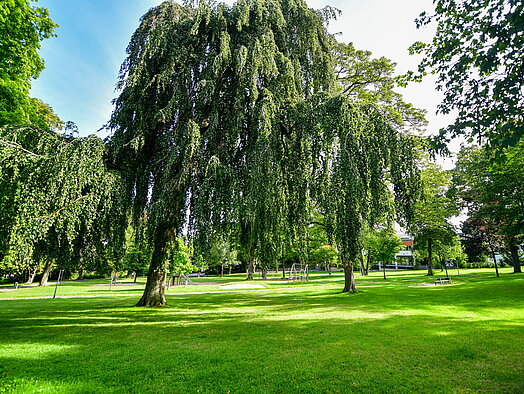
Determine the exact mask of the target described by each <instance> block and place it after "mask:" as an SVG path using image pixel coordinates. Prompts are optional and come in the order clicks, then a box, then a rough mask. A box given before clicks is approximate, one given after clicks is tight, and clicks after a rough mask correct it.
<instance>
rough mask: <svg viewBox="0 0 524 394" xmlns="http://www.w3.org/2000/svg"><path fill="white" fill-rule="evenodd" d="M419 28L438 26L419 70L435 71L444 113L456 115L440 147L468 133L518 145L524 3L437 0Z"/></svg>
mask: <svg viewBox="0 0 524 394" xmlns="http://www.w3.org/2000/svg"><path fill="white" fill-rule="evenodd" d="M434 4H435V13H434V14H432V15H429V14H427V13H423V14H422V15H421V16H420V17H419V19H418V20H417V26H418V27H420V26H423V25H427V24H430V23H436V24H437V33H436V36H435V37H434V39H433V40H432V42H431V43H429V44H423V43H416V44H414V45H413V46H412V48H411V49H412V51H413V52H418V53H421V54H423V55H424V59H423V61H422V62H421V64H420V66H419V71H421V72H422V73H423V74H424V73H426V72H430V71H431V72H435V73H436V74H437V77H438V79H437V89H438V90H442V91H443V93H444V100H443V101H442V103H441V104H440V106H439V111H440V112H441V113H444V114H447V113H451V111H454V113H456V120H455V122H454V123H453V124H452V125H450V126H448V127H447V128H446V129H445V130H443V131H442V132H441V135H440V139H438V143H439V145H438V147H439V148H443V147H444V145H443V142H446V141H449V138H453V137H455V136H460V135H464V136H466V137H468V139H469V140H470V141H473V139H474V138H476V139H477V140H478V141H481V142H482V143H484V142H485V143H487V145H489V146H492V147H495V148H497V149H499V150H498V152H499V153H501V152H502V151H501V150H500V148H501V147H504V146H511V145H515V144H516V142H517V141H518V140H519V139H521V138H522V136H523V134H524V96H523V94H522V84H523V82H524V52H523V51H522V48H523V47H524V3H522V2H521V1H515V0H482V1H478V0H436V1H435V2H434Z"/></svg>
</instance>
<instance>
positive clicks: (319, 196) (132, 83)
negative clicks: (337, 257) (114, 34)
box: [109, 0, 416, 305]
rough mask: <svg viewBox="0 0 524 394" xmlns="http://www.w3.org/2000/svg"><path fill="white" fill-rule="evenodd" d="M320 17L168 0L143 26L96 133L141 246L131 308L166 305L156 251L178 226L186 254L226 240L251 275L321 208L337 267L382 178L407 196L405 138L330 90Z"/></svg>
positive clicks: (279, 3) (249, 2) (290, 8)
mask: <svg viewBox="0 0 524 394" xmlns="http://www.w3.org/2000/svg"><path fill="white" fill-rule="evenodd" d="M328 11H329V10H328ZM325 17H326V12H318V11H315V10H312V9H309V8H308V7H307V5H306V3H305V2H304V1H302V0H264V1H254V0H242V1H239V2H237V3H235V4H234V5H233V6H227V5H225V4H214V3H211V2H200V3H199V5H198V6H197V7H193V6H192V5H190V4H186V5H179V4H176V3H174V2H169V1H167V2H164V3H162V4H161V5H160V6H158V7H155V8H153V9H151V10H150V11H149V12H148V13H147V14H146V15H144V17H143V18H142V20H141V23H140V26H139V28H138V29H137V30H136V32H135V33H134V34H133V37H132V39H131V42H130V44H129V47H128V49H127V53H128V57H127V59H126V60H125V62H124V63H123V65H122V69H121V74H120V82H119V88H120V89H121V92H120V95H119V97H118V98H117V99H116V101H115V110H114V113H113V116H112V118H111V122H110V124H109V126H110V128H111V129H112V130H113V135H112V137H111V139H110V141H109V147H110V150H111V155H112V157H113V161H114V163H115V165H116V166H117V167H118V168H120V169H121V170H122V171H123V172H124V177H125V179H126V183H127V185H128V190H129V193H130V194H131V195H132V197H133V201H134V216H135V218H139V217H144V216H145V217H147V226H148V229H149V234H150V240H151V242H152V244H153V245H154V246H153V257H152V263H151V268H150V272H149V276H148V285H147V286H146V290H145V293H144V296H143V298H142V300H141V301H140V303H139V304H140V305H159V304H160V305H161V304H163V303H164V302H165V299H164V296H163V287H162V286H161V283H162V282H163V280H164V276H165V254H166V247H167V246H166V245H168V244H169V243H170V242H172V240H174V239H175V237H176V236H177V234H180V232H181V231H182V228H183V227H184V226H187V228H188V230H189V232H190V234H191V236H192V237H193V239H194V243H193V244H194V247H195V250H199V249H205V248H209V247H210V245H212V244H213V242H212V241H213V239H214V238H216V237H219V236H220V235H222V234H232V235H231V236H233V237H236V239H238V240H239V242H238V243H239V244H241V245H242V247H243V248H244V249H245V253H243V254H245V255H246V256H247V257H248V260H249V266H250V267H251V271H252V269H253V267H254V264H256V261H264V262H268V261H274V260H275V259H276V258H278V256H279V253H280V252H281V248H282V244H283V242H282V241H283V239H284V238H291V237H296V236H298V238H300V234H301V233H303V232H304V229H305V228H306V225H307V224H308V220H309V217H310V208H311V207H310V205H311V204H320V205H323V206H324V207H325V213H326V214H328V215H331V218H332V220H331V224H330V228H332V229H333V231H332V234H333V235H334V236H335V240H336V242H337V247H338V248H339V251H340V253H342V254H344V255H346V256H347V259H346V264H348V265H350V262H351V260H352V259H353V256H354V255H356V252H355V250H357V247H356V240H357V239H358V233H359V231H360V224H359V221H360V220H361V219H363V218H364V217H365V216H366V214H367V209H368V208H367V207H368V206H369V207H370V209H378V208H379V206H380V204H381V202H382V201H383V199H382V198H381V193H383V192H385V191H386V190H387V187H386V186H385V184H386V182H387V181H391V182H393V183H395V191H396V193H397V195H398V196H399V197H400V196H402V197H406V196H407V195H408V194H409V193H407V191H408V189H409V188H408V187H406V185H410V184H411V183H413V182H412V181H411V177H410V175H409V170H408V171H405V170H406V169H407V168H408V167H409V165H410V163H411V161H410V160H409V159H408V160H402V158H404V157H407V156H409V151H410V149H409V143H406V141H404V137H403V136H401V135H399V134H398V133H395V130H394V129H393V127H391V125H390V124H389V123H388V122H387V121H385V120H381V119H382V117H381V115H380V113H378V112H377V111H374V110H373V108H372V107H371V106H368V107H366V106H359V105H358V104H356V103H353V102H352V100H351V99H349V98H347V97H343V96H338V97H337V96H336V95H335V93H336V89H335V86H336V85H335V83H336V81H335V61H334V57H333V50H332V49H333V47H332V44H333V37H332V36H330V35H329V34H328V33H327V31H326V28H325V26H324V22H325ZM403 148H405V149H403ZM393 149H394V150H395V151H394V152H393V151H392V150H393ZM404 152H405V154H404ZM397 158H398V159H399V160H398V161H397ZM392 163H396V164H395V165H392ZM397 164H398V165H397ZM393 167H394V170H393V171H392V172H391V177H390V178H387V179H386V175H384V171H383V170H384V168H388V169H389V168H393ZM410 169H411V168H410ZM413 171H414V172H413V174H415V173H416V171H415V170H413ZM328 196H329V197H332V198H336V199H335V200H333V201H331V203H329V204H328V201H329V198H328ZM372 197H373V198H372ZM400 200H401V198H399V201H400ZM370 202H371V203H370ZM346 209H347V210H349V212H346ZM186 219H187V220H186Z"/></svg>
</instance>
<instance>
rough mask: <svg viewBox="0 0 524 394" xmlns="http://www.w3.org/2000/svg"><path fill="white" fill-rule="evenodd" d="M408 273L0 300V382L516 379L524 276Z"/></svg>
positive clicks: (449, 385) (189, 385)
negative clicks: (151, 303)
mask: <svg viewBox="0 0 524 394" xmlns="http://www.w3.org/2000/svg"><path fill="white" fill-rule="evenodd" d="M475 274H476V275H478V274H480V273H478V272H477V273H475ZM402 275H405V274H400V273H399V276H402ZM407 275H408V276H410V277H412V278H414V279H416V278H418V279H421V280H424V278H423V277H421V276H419V274H417V273H409V274H407ZM238 280H242V279H240V277H239V279H238ZM320 280H323V279H320ZM370 282H378V281H374V280H373V281H370ZM416 283H417V282H387V283H371V284H367V285H361V292H360V293H357V294H341V293H340V288H339V287H338V286H308V287H304V288H286V287H284V288H282V289H281V290H279V291H273V290H272V288H269V289H268V290H261V291H252V292H240V293H231V292H227V293H214V294H211V293H210V294H189V293H188V294H181V295H176V296H168V306H167V307H164V308H152V309H144V308H136V307H134V306H133V305H134V303H135V302H136V298H133V297H109V298H72V299H56V300H49V299H30V300H10V301H0V333H1V336H0V391H2V390H4V391H14V392H36V391H40V390H41V391H43V392H68V393H69V392H218V393H226V392H228V391H230V392H237V393H246V392H247V393H249V392H253V393H254V392H256V393H259V392H301V393H302V392H354V391H357V392H358V391H361V392H398V391H404V392H406V391H421V392H471V391H498V392H519V391H522V388H523V384H524V378H523V376H524V375H523V374H524V365H523V363H522V360H523V359H524V357H523V356H524V354H523V349H524V305H523V303H522V294H523V290H524V277H523V276H522V275H510V274H504V275H503V276H502V277H501V278H495V277H494V275H493V274H492V273H489V274H482V275H481V276H478V277H469V278H467V277H465V278H461V279H460V280H457V281H456V282H455V283H456V284H453V285H446V286H423V285H420V284H416ZM192 287H195V288H198V287H203V286H192ZM138 295H139V294H138ZM138 295H137V296H138Z"/></svg>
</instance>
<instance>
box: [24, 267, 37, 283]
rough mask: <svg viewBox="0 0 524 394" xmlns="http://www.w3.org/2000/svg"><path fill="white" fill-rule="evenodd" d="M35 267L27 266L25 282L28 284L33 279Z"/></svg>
mask: <svg viewBox="0 0 524 394" xmlns="http://www.w3.org/2000/svg"><path fill="white" fill-rule="evenodd" d="M35 275H36V268H29V270H28V271H27V282H26V283H27V284H28V285H30V284H31V283H33V281H34V280H35Z"/></svg>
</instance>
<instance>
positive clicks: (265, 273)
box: [262, 268, 267, 280]
mask: <svg viewBox="0 0 524 394" xmlns="http://www.w3.org/2000/svg"><path fill="white" fill-rule="evenodd" d="M262 279H264V280H267V268H262Z"/></svg>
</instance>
